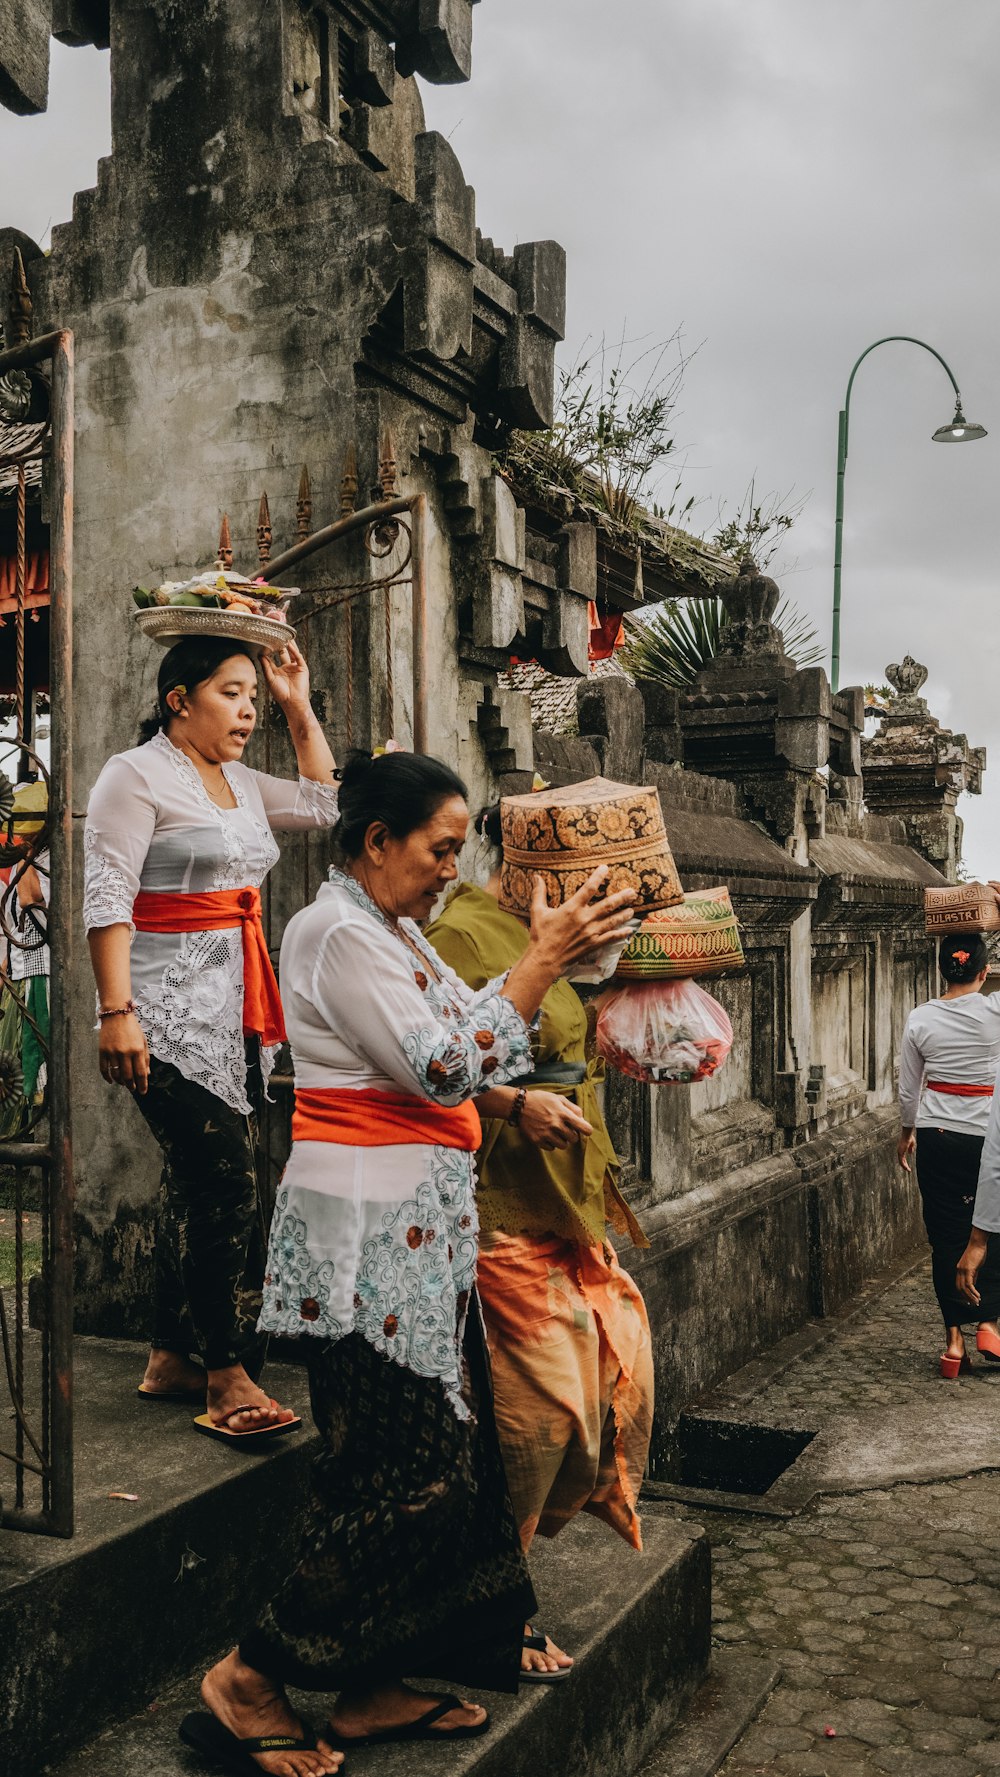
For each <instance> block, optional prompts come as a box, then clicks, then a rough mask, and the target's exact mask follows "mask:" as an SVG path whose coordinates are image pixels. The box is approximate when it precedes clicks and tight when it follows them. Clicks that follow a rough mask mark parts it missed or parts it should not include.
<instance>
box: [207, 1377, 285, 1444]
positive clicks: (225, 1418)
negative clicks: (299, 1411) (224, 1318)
mask: <svg viewBox="0 0 1000 1777" xmlns="http://www.w3.org/2000/svg"><path fill="white" fill-rule="evenodd" d="M238 1407H245V1408H246V1409H247V1411H246V1412H245V1413H238V1412H236V1411H235V1409H236V1408H238ZM208 1414H209V1418H210V1419H211V1421H212V1424H213V1425H221V1424H222V1423H223V1422H225V1425H226V1430H227V1431H235V1432H241V1431H262V1430H263V1429H264V1428H265V1427H266V1426H269V1425H287V1424H288V1421H289V1420H290V1419H294V1418H295V1414H294V1413H293V1412H292V1410H291V1408H290V1407H278V1406H276V1405H275V1404H274V1403H273V1402H272V1400H271V1397H270V1395H267V1394H265V1393H264V1390H263V1389H262V1388H258V1387H257V1384H256V1382H251V1380H250V1378H249V1376H248V1375H247V1373H246V1371H245V1369H244V1368H243V1365H242V1364H230V1365H229V1366H228V1368H227V1369H224V1370H209V1372H208ZM230 1415H232V1417H230Z"/></svg>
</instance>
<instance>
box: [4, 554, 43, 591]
mask: <svg viewBox="0 0 1000 1777" xmlns="http://www.w3.org/2000/svg"><path fill="white" fill-rule="evenodd" d="M24 590H25V592H26V593H28V592H48V590H49V554H48V550H47V549H41V550H38V551H37V552H36V553H33V554H30V555H25V558H24ZM16 594H17V557H16V556H13V555H0V599H6V598H11V599H12V598H14V597H15V596H16Z"/></svg>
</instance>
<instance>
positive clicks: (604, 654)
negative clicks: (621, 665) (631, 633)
mask: <svg viewBox="0 0 1000 1777" xmlns="http://www.w3.org/2000/svg"><path fill="white" fill-rule="evenodd" d="M587 620H588V622H589V625H590V639H589V641H588V644H587V655H588V658H589V659H590V660H610V659H611V656H612V654H613V653H614V651H615V649H616V648H622V647H624V645H625V620H624V618H623V617H622V614H621V612H620V611H606V612H605V614H604V616H603V617H602V616H600V614H599V612H598V609H597V606H596V605H595V603H594V601H593V599H591V601H590V603H589V605H588V606H587Z"/></svg>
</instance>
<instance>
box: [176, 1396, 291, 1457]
mask: <svg viewBox="0 0 1000 1777" xmlns="http://www.w3.org/2000/svg"><path fill="white" fill-rule="evenodd" d="M271 1406H272V1407H274V1408H277V1406H278V1403H277V1401H272V1402H271ZM263 1411H264V1408H263V1407H258V1406H257V1404H256V1403H255V1402H253V1401H249V1402H244V1404H243V1405H242V1406H241V1407H230V1409H229V1411H228V1413H224V1414H223V1416H222V1418H221V1419H218V1420H216V1419H213V1418H212V1415H211V1414H210V1413H199V1414H198V1417H197V1418H196V1419H195V1421H194V1429H195V1431H200V1432H203V1433H204V1434H205V1436H206V1438H219V1439H220V1440H221V1441H222V1442H223V1443H224V1444H239V1446H240V1448H241V1449H243V1450H249V1449H253V1448H255V1447H257V1448H259V1446H260V1445H261V1444H270V1443H271V1442H272V1440H273V1439H274V1438H280V1437H282V1436H283V1435H284V1433H285V1432H286V1431H298V1430H299V1427H300V1426H301V1424H302V1421H301V1419H283V1420H281V1421H279V1423H278V1424H277V1425H257V1426H254V1427H253V1429H252V1430H251V1431H230V1429H229V1421H230V1420H231V1419H236V1418H238V1416H239V1414H241V1413H262V1412H263Z"/></svg>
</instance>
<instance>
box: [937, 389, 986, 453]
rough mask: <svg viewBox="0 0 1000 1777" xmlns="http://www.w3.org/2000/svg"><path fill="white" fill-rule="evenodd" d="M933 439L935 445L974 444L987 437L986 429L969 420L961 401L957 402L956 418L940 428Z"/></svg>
mask: <svg viewBox="0 0 1000 1777" xmlns="http://www.w3.org/2000/svg"><path fill="white" fill-rule="evenodd" d="M932 437H933V440H934V443H935V444H972V443H974V442H975V440H976V439H977V438H985V437H986V427H985V426H977V425H976V424H975V422H974V421H971V420H967V419H966V417H965V415H964V413H963V412H962V403H961V400H959V401H956V402H955V418H954V419H953V420H949V422H948V424H947V425H946V426H939V427H938V429H937V431H936V432H934V433H932Z"/></svg>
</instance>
